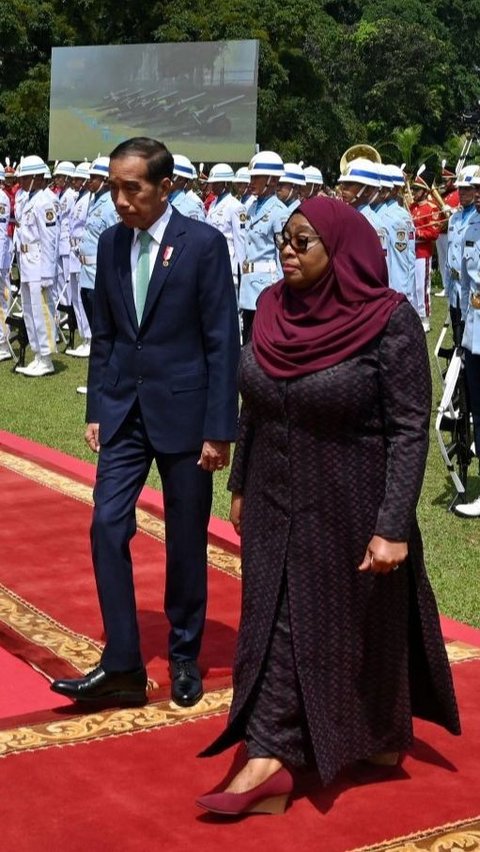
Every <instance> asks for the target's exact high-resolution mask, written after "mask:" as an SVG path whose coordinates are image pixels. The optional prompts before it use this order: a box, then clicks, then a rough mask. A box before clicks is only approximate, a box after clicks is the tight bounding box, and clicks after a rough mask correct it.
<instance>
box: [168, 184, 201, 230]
mask: <svg viewBox="0 0 480 852" xmlns="http://www.w3.org/2000/svg"><path fill="white" fill-rule="evenodd" d="M169 200H170V204H171V205H172V207H175V209H176V210H178V212H179V213H182V214H183V216H188V218H189V219H198V220H199V221H200V222H204V221H205V210H204V207H203V204H202V202H201V201H200V199H199V198H198V196H197V201H194V200H193V198H192V197H191V195H190V193H188V192H185V190H184V189H176V190H175V192H172V193H171V194H170V199H169Z"/></svg>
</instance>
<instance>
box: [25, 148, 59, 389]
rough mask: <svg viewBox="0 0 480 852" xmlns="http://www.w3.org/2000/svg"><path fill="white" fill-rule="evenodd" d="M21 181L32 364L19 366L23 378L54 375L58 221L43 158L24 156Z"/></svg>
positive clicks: (26, 296)
mask: <svg viewBox="0 0 480 852" xmlns="http://www.w3.org/2000/svg"><path fill="white" fill-rule="evenodd" d="M20 181H21V184H22V186H23V188H24V190H25V191H26V192H27V197H26V199H25V201H24V202H23V203H22V207H21V213H20V222H19V225H18V233H17V237H18V243H17V245H18V247H19V264H20V282H21V284H20V293H21V297H22V307H23V318H24V320H25V327H26V329H27V335H28V342H29V344H30V347H31V350H32V352H33V355H34V358H33V361H32V362H31V363H30V364H28V366H27V367H16V372H17V373H23V375H24V376H32V377H38V376H45V375H48V374H49V373H53V372H55V368H54V366H53V362H52V355H53V353H54V352H55V351H56V346H55V297H54V290H55V280H56V276H57V246H58V219H57V210H56V206H55V204H54V202H53V200H52V193H51V192H49V191H48V190H47V191H46V190H45V189H44V188H43V187H44V182H45V163H44V162H43V160H42V159H41V158H40V157H36V156H34V155H33V156H28V157H24V158H23V160H22V162H21V165H20Z"/></svg>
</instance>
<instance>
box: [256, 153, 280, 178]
mask: <svg viewBox="0 0 480 852" xmlns="http://www.w3.org/2000/svg"><path fill="white" fill-rule="evenodd" d="M283 172H284V167H283V160H282V158H281V157H280V156H279V155H278V154H275V151H260V152H259V153H258V154H255V156H254V157H252V159H251V160H250V163H249V165H248V173H249V176H250V177H254V176H255V175H267V176H272V175H275V176H276V177H282V175H283Z"/></svg>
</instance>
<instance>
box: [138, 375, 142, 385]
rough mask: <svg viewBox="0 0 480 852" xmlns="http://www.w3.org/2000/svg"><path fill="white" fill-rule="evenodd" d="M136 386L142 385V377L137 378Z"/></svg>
mask: <svg viewBox="0 0 480 852" xmlns="http://www.w3.org/2000/svg"><path fill="white" fill-rule="evenodd" d="M137 385H143V376H139V377H138V379H137Z"/></svg>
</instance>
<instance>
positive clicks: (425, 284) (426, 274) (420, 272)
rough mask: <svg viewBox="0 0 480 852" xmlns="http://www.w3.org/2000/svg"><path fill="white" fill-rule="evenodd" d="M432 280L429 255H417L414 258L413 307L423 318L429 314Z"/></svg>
mask: <svg viewBox="0 0 480 852" xmlns="http://www.w3.org/2000/svg"><path fill="white" fill-rule="evenodd" d="M431 280H432V260H431V258H430V257H417V258H416V260H415V293H414V299H413V307H414V308H415V310H416V312H417V314H418V316H419V317H420V318H421V319H425V318H426V317H429V316H430V289H431V286H430V285H431Z"/></svg>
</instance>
